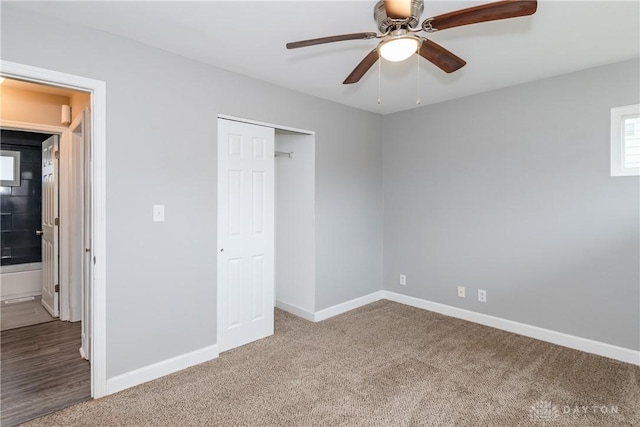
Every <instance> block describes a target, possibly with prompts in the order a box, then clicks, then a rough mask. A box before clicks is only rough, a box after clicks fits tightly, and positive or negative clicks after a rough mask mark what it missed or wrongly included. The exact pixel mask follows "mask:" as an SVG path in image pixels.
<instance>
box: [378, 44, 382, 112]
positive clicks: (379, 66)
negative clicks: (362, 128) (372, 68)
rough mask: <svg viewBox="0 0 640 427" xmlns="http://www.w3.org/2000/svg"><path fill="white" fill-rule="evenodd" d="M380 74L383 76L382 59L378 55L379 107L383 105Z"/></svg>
mask: <svg viewBox="0 0 640 427" xmlns="http://www.w3.org/2000/svg"><path fill="white" fill-rule="evenodd" d="M380 74H382V58H380V55H378V105H380V104H382V101H381V100H380V98H381V95H380Z"/></svg>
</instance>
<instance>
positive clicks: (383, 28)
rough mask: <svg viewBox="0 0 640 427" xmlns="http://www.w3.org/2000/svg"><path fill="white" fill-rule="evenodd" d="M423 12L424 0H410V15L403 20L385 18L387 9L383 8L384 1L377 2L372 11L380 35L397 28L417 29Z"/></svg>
mask: <svg viewBox="0 0 640 427" xmlns="http://www.w3.org/2000/svg"><path fill="white" fill-rule="evenodd" d="M423 10H424V0H411V15H410V16H409V17H407V18H405V19H393V18H389V17H388V16H387V9H385V7H384V1H382V0H381V1H379V2H378V3H377V4H376V6H375V8H374V9H373V19H375V21H376V24H377V25H378V30H380V32H381V33H382V34H386V33H387V32H388V31H390V30H394V29H397V28H398V27H404V28H406V27H410V28H416V27H418V23H419V21H420V16H422V11H423Z"/></svg>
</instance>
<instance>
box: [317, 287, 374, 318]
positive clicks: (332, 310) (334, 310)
mask: <svg viewBox="0 0 640 427" xmlns="http://www.w3.org/2000/svg"><path fill="white" fill-rule="evenodd" d="M382 298H383V297H382V291H378V292H374V293H372V294H369V295H365V296H362V297H359V298H355V299H352V300H350V301H346V302H343V303H341V304H336V305H334V306H331V307H328V308H325V309H324V310H320V311H316V312H315V313H314V316H313V321H314V322H321V321H323V320H326V319H328V318H330V317H333V316H337V315H338V314H342V313H346V312H347V311H351V310H353V309H356V308H358V307H362V306H365V305H367V304H371V303H372V302H376V301H379V300H381V299H382Z"/></svg>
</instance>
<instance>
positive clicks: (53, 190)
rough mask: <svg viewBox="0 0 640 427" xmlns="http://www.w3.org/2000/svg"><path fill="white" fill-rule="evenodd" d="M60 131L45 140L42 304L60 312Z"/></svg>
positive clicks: (56, 312) (43, 164) (52, 313)
mask: <svg viewBox="0 0 640 427" xmlns="http://www.w3.org/2000/svg"><path fill="white" fill-rule="evenodd" d="M58 138H59V137H58V135H53V136H51V137H50V138H48V139H47V140H46V141H44V142H43V143H42V299H41V302H42V305H43V306H44V308H45V309H46V310H47V311H48V312H49V313H50V314H51V315H52V316H53V317H58V316H59V305H58V297H59V291H58V290H56V285H57V284H58V149H59V147H58V145H59V142H58Z"/></svg>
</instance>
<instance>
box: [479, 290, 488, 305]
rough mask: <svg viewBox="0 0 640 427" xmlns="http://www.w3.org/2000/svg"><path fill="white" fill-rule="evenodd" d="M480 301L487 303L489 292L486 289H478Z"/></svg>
mask: <svg viewBox="0 0 640 427" xmlns="http://www.w3.org/2000/svg"><path fill="white" fill-rule="evenodd" d="M478 301H480V302H487V291H485V290H484V289H478Z"/></svg>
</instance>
